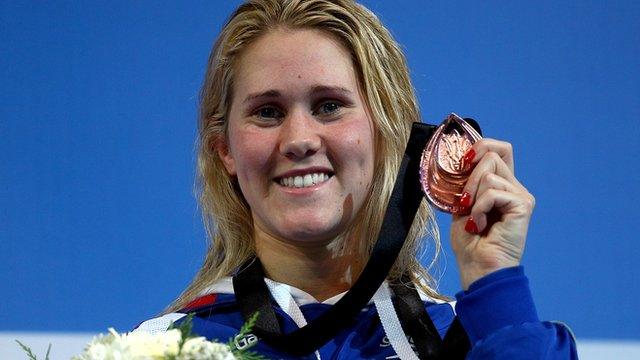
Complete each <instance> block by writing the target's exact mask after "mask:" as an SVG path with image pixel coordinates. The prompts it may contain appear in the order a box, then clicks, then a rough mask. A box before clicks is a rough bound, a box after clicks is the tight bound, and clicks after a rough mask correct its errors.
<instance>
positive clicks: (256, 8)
mask: <svg viewBox="0 0 640 360" xmlns="http://www.w3.org/2000/svg"><path fill="white" fill-rule="evenodd" d="M418 119H419V113H418V108H417V102H416V99H415V95H414V92H413V88H412V86H411V83H410V80H409V76H408V70H407V65H406V61H405V59H404V55H403V54H402V52H401V51H400V49H399V47H398V45H397V44H396V43H395V41H394V40H393V38H392V37H391V35H390V34H389V32H388V31H387V30H386V29H385V28H384V27H383V26H382V24H381V23H380V22H379V20H378V19H377V18H376V17H375V16H374V15H373V14H372V13H371V12H369V11H368V10H367V9H365V8H364V7H362V6H360V5H358V4H355V3H354V2H352V1H349V0H340V1H325V0H313V1H304V0H256V1H249V2H247V3H245V4H243V5H241V6H240V7H239V8H238V9H237V10H236V12H235V13H234V14H233V15H232V17H231V19H230V20H229V22H228V23H227V24H226V26H225V27H224V29H223V31H222V33H221V34H220V36H219V38H218V40H217V42H216V44H215V46H214V48H213V50H212V53H211V56H210V59H209V64H208V68H207V73H206V77H205V82H204V85H203V88H202V96H201V108H200V133H199V156H198V170H199V179H200V184H201V189H200V190H201V192H200V203H201V205H202V210H203V214H204V218H205V223H206V224H207V228H208V232H209V234H210V236H211V238H212V246H211V247H210V249H209V251H208V253H207V256H206V260H205V263H204V265H203V267H202V268H201V270H200V272H199V273H198V275H197V276H196V278H195V279H194V281H193V283H192V284H191V285H190V286H189V287H188V288H187V290H186V291H185V292H184V293H183V294H182V295H181V296H180V297H179V298H178V299H177V300H176V301H175V302H174V304H173V305H172V306H171V307H170V308H169V309H168V311H167V314H165V315H164V316H163V317H161V318H158V319H154V320H150V321H147V322H145V323H143V324H142V325H141V326H140V327H139V329H141V330H147V331H158V330H159V331H162V330H164V329H166V326H167V325H168V323H169V322H170V321H172V320H176V319H179V318H181V317H182V316H184V313H185V312H192V311H193V312H196V313H197V314H198V316H197V318H196V319H195V321H194V326H195V327H194V329H195V331H196V332H198V333H200V334H201V335H204V336H207V337H209V338H217V339H226V338H228V337H230V336H233V335H234V334H235V333H237V332H238V329H239V328H240V326H241V325H242V323H243V322H244V319H243V317H242V316H241V314H240V310H239V309H238V301H237V300H238V299H236V297H235V295H234V289H233V285H232V280H231V278H230V276H233V275H234V274H237V273H239V272H241V271H242V270H243V267H242V265H243V264H245V263H247V262H248V261H249V262H251V259H252V258H253V257H254V256H255V257H257V261H259V262H260V263H261V264H262V267H261V268H262V269H263V270H264V274H265V276H266V279H265V281H266V283H267V285H268V287H269V289H270V291H271V295H272V296H273V298H274V299H275V301H276V302H277V304H272V305H273V308H274V309H275V310H274V311H275V313H277V317H278V322H279V323H280V326H281V327H283V329H284V332H290V331H292V330H293V329H296V328H297V327H301V326H304V325H305V324H306V322H307V320H308V319H312V318H315V317H317V316H318V314H319V313H322V312H323V311H326V309H327V308H329V307H330V306H331V304H334V303H335V302H336V301H337V300H338V299H339V298H340V297H341V296H342V294H343V293H344V292H345V291H347V290H349V289H350V287H351V285H352V284H353V283H354V282H355V281H356V279H357V278H358V276H359V275H360V272H361V271H362V269H363V266H364V264H365V263H366V262H367V259H368V258H369V255H370V253H371V249H372V246H373V243H374V242H375V240H376V238H377V234H378V232H379V230H380V227H381V223H382V216H383V215H384V209H385V206H386V204H387V202H388V200H389V196H390V193H391V190H392V187H393V184H394V181H395V176H396V174H397V171H398V168H399V165H400V161H401V158H402V152H403V150H404V148H405V145H406V143H407V140H408V135H409V131H410V128H411V124H412V122H414V121H416V120H418ZM465 161H466V162H467V163H470V164H472V165H473V166H474V169H473V171H472V173H471V176H470V178H469V180H468V182H467V184H466V185H465V193H464V195H463V197H462V198H461V200H460V205H461V206H464V207H466V208H467V209H468V213H469V215H466V216H454V221H453V224H452V228H451V241H452V247H453V249H454V252H455V254H456V259H457V263H458V267H459V271H460V274H461V280H462V286H463V290H464V291H463V292H461V293H459V294H458V295H457V297H458V302H457V304H456V305H455V311H457V318H456V315H455V313H454V308H453V306H452V305H450V304H448V303H446V298H445V297H443V296H441V295H440V294H438V293H437V292H436V291H435V290H434V286H433V285H434V284H433V280H432V278H431V277H430V276H429V274H428V272H427V270H426V269H425V268H423V267H422V266H421V265H420V263H419V261H418V259H417V257H416V254H417V253H419V250H420V249H421V248H422V247H423V244H422V243H421V242H422V240H421V239H423V236H422V235H423V232H424V229H426V228H428V229H430V231H429V235H430V237H429V239H430V241H432V242H433V246H435V248H436V253H437V250H439V246H440V245H439V235H438V232H437V230H436V229H437V227H436V225H435V221H434V217H433V213H432V211H431V209H430V208H429V207H428V205H427V204H426V203H424V202H423V204H422V205H421V207H420V209H419V211H418V214H417V216H416V220H415V221H414V224H413V227H412V230H411V232H410V234H409V236H408V238H407V241H406V243H405V245H404V247H403V249H402V251H401V253H400V256H399V258H398V259H397V261H396V262H395V264H394V266H393V268H392V270H391V272H390V274H389V276H388V282H387V283H386V284H384V285H383V286H382V287H381V289H382V288H384V289H387V286H388V284H390V285H391V286H392V288H394V289H399V290H397V291H396V292H401V291H402V290H401V287H398V285H400V284H402V285H407V282H410V283H413V285H415V287H417V288H419V290H420V293H421V298H422V300H423V301H424V308H425V309H426V310H427V313H428V314H429V316H428V317H430V320H429V321H432V322H433V326H434V327H435V329H436V330H437V332H438V334H439V335H440V336H441V337H444V336H445V334H446V333H447V330H448V329H449V328H450V327H451V326H452V325H451V324H454V323H455V322H456V321H459V322H460V323H461V324H462V328H463V329H464V331H463V332H462V333H463V334H465V335H466V336H464V335H463V336H462V337H461V338H463V339H464V340H465V341H467V342H468V344H469V346H470V347H471V349H470V351H469V354H468V355H469V357H470V358H475V357H478V358H480V357H485V356H487V354H494V355H496V357H501V358H514V356H515V357H518V358H522V357H527V356H531V357H534V358H539V357H544V356H547V357H551V358H554V357H559V358H568V357H571V356H575V345H574V343H573V340H572V337H571V336H570V333H569V332H568V330H567V329H566V328H565V327H564V326H562V325H558V324H551V323H546V322H539V320H538V319H537V315H536V314H535V308H534V307H533V302H532V300H531V295H530V293H529V290H528V285H527V280H526V278H525V277H524V274H523V273H522V268H521V267H519V263H520V259H521V257H522V252H523V249H524V243H525V238H526V233H527V225H528V223H529V219H530V216H531V212H532V209H533V206H534V199H533V197H532V196H531V195H530V194H529V193H528V191H527V190H526V189H525V188H524V187H523V186H522V185H521V184H520V183H519V182H518V180H517V179H516V178H515V176H514V172H513V154H512V150H511V146H510V145H509V144H508V143H505V142H501V141H497V140H490V139H484V140H481V141H479V142H478V143H476V144H475V145H474V146H473V148H472V149H471V150H470V151H469V152H468V153H467V154H466V155H465ZM403 275H404V276H405V277H404V278H403ZM394 286H395V287H394ZM409 287H412V286H409ZM237 290H238V289H236V291H237ZM380 294H382V295H379V294H378V293H376V299H378V300H380V301H379V302H375V306H374V305H370V306H369V307H367V308H365V310H363V312H361V313H360V315H358V318H357V321H355V322H353V323H352V324H351V325H350V327H347V328H345V329H342V330H341V331H340V332H339V333H338V334H336V335H335V337H334V338H333V339H332V340H331V341H329V342H327V343H326V344H324V345H322V346H321V347H320V348H319V349H314V350H317V351H315V352H313V353H309V354H308V357H309V358H338V359H350V358H385V357H386V358H393V357H396V358H397V357H398V356H400V357H401V358H411V357H412V356H415V355H413V352H412V351H411V348H409V352H407V346H410V347H416V346H417V345H415V344H416V343H418V342H420V341H421V340H420V339H413V338H412V339H411V340H412V342H407V341H406V336H405V334H404V333H402V331H403V330H402V328H406V326H405V324H404V323H403V326H402V328H400V327H399V326H398V327H397V328H400V329H399V330H398V329H396V330H395V332H393V331H391V330H389V328H391V327H390V326H389V321H395V320H394V319H396V320H397V319H398V317H397V316H396V314H395V310H393V306H392V307H391V310H390V311H391V315H390V317H388V318H387V317H384V316H383V315H384V314H382V311H381V310H380V309H381V306H382V305H379V304H384V299H385V298H384V296H385V295H384V294H385V292H384V291H382V292H380ZM399 298H400V296H399V295H398V294H397V293H396V294H395V295H394V299H395V300H394V301H395V302H396V303H398V301H399V300H398V299H399ZM269 306H271V304H269ZM261 315H263V314H261ZM385 316H386V315H385ZM379 318H380V319H382V324H381V322H380V320H379ZM385 319H391V320H388V321H387V320H385ZM456 319H458V320H456ZM402 320H404V319H402ZM398 331H399V332H400V333H399V334H400V335H398ZM413 337H416V338H417V337H420V336H419V335H418V336H413ZM467 339H468V340H467ZM245 340H247V339H245ZM254 340H255V339H254ZM437 341H439V339H437ZM403 347H404V350H403ZM417 347H419V346H417ZM255 349H257V351H258V352H260V353H262V354H264V355H266V356H268V357H272V358H282V357H285V358H286V357H292V355H291V354H289V353H287V352H286V351H283V350H282V349H276V348H274V347H272V346H270V344H269V343H267V342H264V341H258V345H257V347H256V348H255ZM465 351H466V350H465ZM525 355H527V356H525ZM442 356H445V357H447V355H446V354H444V355H442Z"/></svg>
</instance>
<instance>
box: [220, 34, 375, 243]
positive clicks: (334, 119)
mask: <svg viewBox="0 0 640 360" xmlns="http://www.w3.org/2000/svg"><path fill="white" fill-rule="evenodd" d="M235 70H236V74H235V78H234V86H233V99H232V103H231V107H230V110H229V116H228V119H227V121H228V131H227V139H226V143H225V144H223V145H220V146H219V148H218V153H219V155H220V157H221V158H222V161H223V163H224V165H225V167H226V169H227V171H228V172H229V173H230V174H231V175H233V176H236V177H237V179H238V183H239V185H240V189H241V190H242V194H243V195H244V198H245V199H246V201H247V203H248V204H249V206H250V208H251V214H252V217H253V223H254V230H255V231H254V236H255V237H256V238H260V237H261V236H265V235H266V236H270V237H275V238H277V239H281V240H285V241H288V242H294V243H302V244H311V243H318V242H319V243H328V242H330V241H331V240H332V239H334V238H335V237H336V236H337V235H339V234H341V233H342V232H344V230H345V229H346V228H347V226H348V225H349V224H350V223H351V221H352V220H353V219H354V217H355V216H356V214H357V212H358V211H359V210H360V208H361V207H362V204H363V203H364V201H365V198H366V196H367V194H368V191H369V187H370V184H371V181H372V177H373V167H374V130H373V128H374V126H373V123H372V121H371V118H370V116H369V114H368V111H367V109H366V106H365V103H364V101H363V98H362V96H361V94H360V90H359V86H358V81H357V78H356V74H355V71H354V68H353V64H352V62H351V57H350V54H349V52H348V51H347V50H346V49H345V48H344V47H343V46H342V45H341V44H340V43H339V42H337V41H336V40H334V39H333V38H332V37H331V36H329V35H327V34H325V33H323V32H320V31H318V30H286V29H279V30H273V31H271V32H269V33H267V34H265V35H263V36H262V37H260V38H259V39H258V40H257V41H256V42H255V43H253V44H251V45H250V46H249V47H248V48H247V49H245V51H244V52H243V54H242V55H241V57H240V59H239V61H238V63H237V64H236V67H235ZM302 244H301V245H302Z"/></svg>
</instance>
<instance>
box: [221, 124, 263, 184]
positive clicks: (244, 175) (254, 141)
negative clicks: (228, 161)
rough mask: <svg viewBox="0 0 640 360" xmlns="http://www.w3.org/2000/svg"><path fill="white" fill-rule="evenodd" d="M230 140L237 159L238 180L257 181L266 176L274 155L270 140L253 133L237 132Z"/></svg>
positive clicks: (232, 152) (232, 151)
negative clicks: (271, 157)
mask: <svg viewBox="0 0 640 360" xmlns="http://www.w3.org/2000/svg"><path fill="white" fill-rule="evenodd" d="M233 135H234V136H233V137H231V138H230V143H231V144H230V145H231V148H230V150H231V154H232V156H233V158H234V159H235V163H236V171H237V174H238V180H239V181H240V182H241V183H242V182H243V180H245V181H255V179H253V180H251V179H252V178H255V177H259V176H264V172H265V171H267V168H268V165H269V159H270V156H271V154H272V149H271V148H270V145H269V144H270V143H269V141H268V138H267V137H266V136H264V134H257V133H255V132H251V131H241V130H239V131H235V132H234V134H233Z"/></svg>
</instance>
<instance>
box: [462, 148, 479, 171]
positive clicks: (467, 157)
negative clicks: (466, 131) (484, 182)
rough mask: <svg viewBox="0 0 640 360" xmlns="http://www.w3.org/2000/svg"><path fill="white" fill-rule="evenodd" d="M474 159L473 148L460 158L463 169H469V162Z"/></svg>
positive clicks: (474, 152)
mask: <svg viewBox="0 0 640 360" xmlns="http://www.w3.org/2000/svg"><path fill="white" fill-rule="evenodd" d="M475 157H476V151H475V150H473V148H471V149H469V151H467V153H466V154H464V157H463V158H462V163H463V164H464V166H465V167H469V166H470V165H471V162H472V161H473V158H475Z"/></svg>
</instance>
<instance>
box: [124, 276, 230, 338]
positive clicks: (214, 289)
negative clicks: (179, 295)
mask: <svg viewBox="0 0 640 360" xmlns="http://www.w3.org/2000/svg"><path fill="white" fill-rule="evenodd" d="M235 308H236V302H235V295H234V293H233V283H232V281H231V278H222V279H220V280H218V281H217V282H216V283H214V284H213V285H211V286H209V287H207V288H206V289H204V290H203V291H202V292H201V294H200V296H199V297H197V298H196V299H194V300H192V301H191V302H189V303H188V304H187V305H186V306H184V307H183V308H182V309H180V310H178V311H176V312H171V313H166V314H162V315H160V316H157V317H154V318H151V319H148V320H145V321H143V322H141V323H140V324H139V325H138V326H136V327H135V328H134V330H133V332H138V331H143V332H148V333H151V334H155V333H159V332H164V331H166V330H167V329H168V328H169V326H170V325H171V324H172V323H179V322H180V321H182V320H183V319H184V318H185V316H187V314H191V313H193V314H194V315H196V316H201V315H202V314H206V315H205V317H206V318H207V319H209V320H211V319H212V316H213V315H214V314H219V315H220V316H216V317H215V318H216V319H219V320H223V318H224V314H228V313H230V312H231V313H233V312H236V309H235ZM197 321H198V320H197V319H196V320H195V321H194V322H197Z"/></svg>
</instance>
